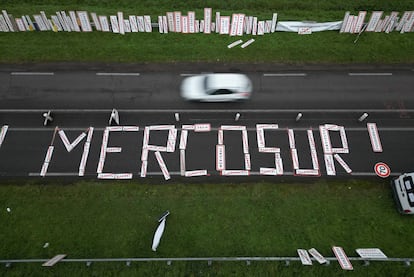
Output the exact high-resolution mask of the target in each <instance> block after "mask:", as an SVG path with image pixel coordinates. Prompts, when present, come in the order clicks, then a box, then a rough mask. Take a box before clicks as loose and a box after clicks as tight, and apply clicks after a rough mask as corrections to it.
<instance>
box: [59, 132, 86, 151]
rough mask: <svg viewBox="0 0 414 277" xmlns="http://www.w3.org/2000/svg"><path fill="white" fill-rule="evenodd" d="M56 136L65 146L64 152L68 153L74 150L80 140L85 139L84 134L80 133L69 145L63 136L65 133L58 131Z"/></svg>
mask: <svg viewBox="0 0 414 277" xmlns="http://www.w3.org/2000/svg"><path fill="white" fill-rule="evenodd" d="M58 134H59V136H60V138H61V139H62V142H63V144H64V145H65V147H66V150H67V151H68V152H70V151H72V150H73V148H75V147H76V146H77V145H78V144H79V142H81V141H82V139H83V138H84V137H86V134H85V133H82V134H80V135H79V136H78V137H77V138H76V139H75V140H74V141H73V142H72V143H70V142H69V140H68V138H67V136H66V134H65V132H64V131H63V130H59V131H58Z"/></svg>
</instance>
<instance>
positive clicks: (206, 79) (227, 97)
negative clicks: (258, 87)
mask: <svg viewBox="0 0 414 277" xmlns="http://www.w3.org/2000/svg"><path fill="white" fill-rule="evenodd" d="M251 94H252V82H251V81H250V79H249V78H248V77H247V76H246V75H244V74H238V73H212V74H202V75H197V76H191V77H188V78H186V79H184V81H183V82H182V84H181V96H182V97H183V98H184V99H185V100H189V101H202V102H231V101H239V100H247V99H249V98H250V96H251Z"/></svg>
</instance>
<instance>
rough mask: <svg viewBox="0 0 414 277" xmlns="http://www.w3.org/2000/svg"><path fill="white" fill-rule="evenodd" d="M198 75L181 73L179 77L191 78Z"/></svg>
mask: <svg viewBox="0 0 414 277" xmlns="http://www.w3.org/2000/svg"><path fill="white" fill-rule="evenodd" d="M196 75H198V74H195V73H181V74H180V76H181V77H191V76H196Z"/></svg>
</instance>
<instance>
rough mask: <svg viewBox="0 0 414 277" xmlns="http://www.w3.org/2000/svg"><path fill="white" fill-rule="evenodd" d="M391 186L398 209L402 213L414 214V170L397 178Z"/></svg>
mask: <svg viewBox="0 0 414 277" xmlns="http://www.w3.org/2000/svg"><path fill="white" fill-rule="evenodd" d="M391 187H392V192H393V196H394V200H395V202H396V204H397V209H398V211H399V212H400V213H402V214H414V172H412V173H405V174H403V175H401V176H399V177H398V178H395V179H394V180H392V182H391Z"/></svg>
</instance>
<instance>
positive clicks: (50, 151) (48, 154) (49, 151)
mask: <svg viewBox="0 0 414 277" xmlns="http://www.w3.org/2000/svg"><path fill="white" fill-rule="evenodd" d="M53 150H54V146H53V145H50V146H49V147H48V148H47V152H46V157H45V161H44V163H43V165H42V169H41V171H40V176H42V177H44V176H46V173H47V169H48V167H49V163H50V159H51V158H52V155H53Z"/></svg>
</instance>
